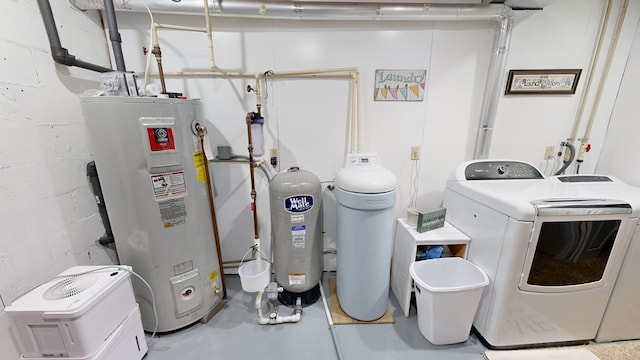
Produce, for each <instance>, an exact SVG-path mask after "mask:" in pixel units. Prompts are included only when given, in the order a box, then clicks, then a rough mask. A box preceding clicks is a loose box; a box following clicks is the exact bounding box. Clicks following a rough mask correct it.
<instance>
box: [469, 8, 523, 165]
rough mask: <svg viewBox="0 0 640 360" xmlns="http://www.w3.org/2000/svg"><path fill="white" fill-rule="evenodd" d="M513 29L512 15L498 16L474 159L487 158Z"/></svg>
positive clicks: (506, 13)
mask: <svg viewBox="0 0 640 360" xmlns="http://www.w3.org/2000/svg"><path fill="white" fill-rule="evenodd" d="M512 27H513V14H512V13H511V12H510V11H505V12H503V13H502V14H501V15H500V20H499V22H498V31H496V35H495V38H494V51H495V52H494V54H493V56H492V57H491V65H489V74H488V75H487V84H486V87H485V93H484V98H483V101H482V110H481V112H480V126H479V127H478V136H477V138H476V148H475V151H474V153H473V158H474V159H486V158H487V157H489V148H490V147H491V139H492V136H493V126H494V124H495V121H496V113H497V112H498V101H499V100H500V95H501V91H502V87H501V86H500V85H501V80H502V74H504V71H505V66H506V62H507V54H508V53H509V42H510V41H511V28H512Z"/></svg>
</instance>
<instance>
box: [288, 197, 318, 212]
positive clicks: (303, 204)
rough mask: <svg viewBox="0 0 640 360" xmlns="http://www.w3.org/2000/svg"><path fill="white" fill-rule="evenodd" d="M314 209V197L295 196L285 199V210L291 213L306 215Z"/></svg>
mask: <svg viewBox="0 0 640 360" xmlns="http://www.w3.org/2000/svg"><path fill="white" fill-rule="evenodd" d="M312 208H313V196H311V195H295V196H289V197H288V198H285V199H284V209H285V210H287V211H288V212H290V213H296V214H299V213H304V212H307V211H309V210H311V209H312Z"/></svg>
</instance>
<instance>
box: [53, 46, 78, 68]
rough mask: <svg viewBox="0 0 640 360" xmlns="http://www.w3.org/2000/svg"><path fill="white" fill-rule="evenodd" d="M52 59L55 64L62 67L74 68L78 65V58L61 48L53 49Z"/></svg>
mask: <svg viewBox="0 0 640 360" xmlns="http://www.w3.org/2000/svg"><path fill="white" fill-rule="evenodd" d="M51 57H52V58H53V60H54V61H55V62H57V63H58V64H62V65H67V66H73V65H75V63H76V57H75V56H73V55H71V54H69V50H67V49H65V48H63V47H59V48H54V47H52V48H51Z"/></svg>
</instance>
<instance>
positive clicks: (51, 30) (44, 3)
mask: <svg viewBox="0 0 640 360" xmlns="http://www.w3.org/2000/svg"><path fill="white" fill-rule="evenodd" d="M38 7H39V8H40V15H42V22H43V23H44V27H45V30H46V31H47V37H48V38H49V45H50V47H51V57H53V60H54V61H55V62H56V63H58V64H62V65H67V66H77V67H79V68H83V69H87V70H91V71H96V72H101V73H104V72H109V71H113V69H110V68H107V67H103V66H100V65H95V64H91V63H88V62H85V61H82V60H78V59H76V57H75V56H73V55H71V54H69V50H67V49H65V48H63V47H62V44H61V43H60V36H59V35H58V28H57V27H56V22H55V19H54V18H53V12H52V11H51V4H50V3H49V1H48V0H38Z"/></svg>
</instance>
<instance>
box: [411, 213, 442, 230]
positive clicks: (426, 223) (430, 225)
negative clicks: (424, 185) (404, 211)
mask: <svg viewBox="0 0 640 360" xmlns="http://www.w3.org/2000/svg"><path fill="white" fill-rule="evenodd" d="M446 214H447V209H445V208H438V209H435V210H425V211H420V212H419V213H418V224H417V225H416V231H417V232H419V233H423V232H425V231H429V230H433V229H437V228H441V227H443V226H444V216H445V215H446Z"/></svg>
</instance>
